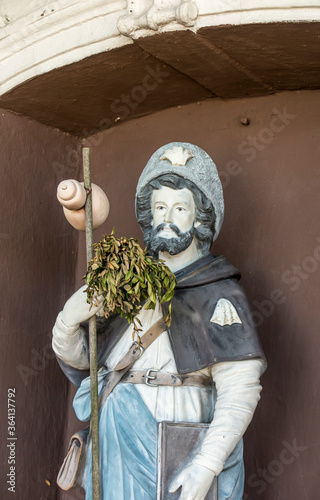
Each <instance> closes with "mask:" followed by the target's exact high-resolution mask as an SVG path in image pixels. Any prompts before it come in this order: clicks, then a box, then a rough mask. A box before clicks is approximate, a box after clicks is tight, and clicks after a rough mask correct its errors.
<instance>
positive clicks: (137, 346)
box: [131, 340, 144, 359]
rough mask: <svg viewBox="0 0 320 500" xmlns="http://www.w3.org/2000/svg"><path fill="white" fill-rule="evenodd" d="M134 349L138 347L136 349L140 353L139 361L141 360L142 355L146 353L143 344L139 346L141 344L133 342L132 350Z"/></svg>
mask: <svg viewBox="0 0 320 500" xmlns="http://www.w3.org/2000/svg"><path fill="white" fill-rule="evenodd" d="M133 347H136V348H137V350H138V351H139V356H138V359H139V358H140V356H142V354H143V352H144V347H142V344H141V343H140V345H139V342H138V341H137V340H134V341H133V342H132V346H131V348H133Z"/></svg>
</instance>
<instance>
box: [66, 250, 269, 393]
mask: <svg viewBox="0 0 320 500" xmlns="http://www.w3.org/2000/svg"><path fill="white" fill-rule="evenodd" d="M240 277H241V275H240V273H239V271H238V270H237V269H236V268H235V267H234V266H232V265H231V264H230V263H229V262H227V260H226V259H225V258H224V257H223V256H219V257H213V256H212V255H211V254H210V255H207V256H206V257H203V258H201V259H199V260H197V261H196V262H194V263H193V264H191V265H189V266H187V267H186V268H184V269H183V270H181V271H178V272H177V273H176V278H177V286H176V289H175V293H174V297H173V300H172V321H171V326H170V328H167V330H168V334H169V339H170V342H171V347H172V351H173V355H174V358H175V362H176V365H177V370H178V372H179V373H181V374H184V373H189V372H193V371H197V370H200V369H202V368H205V367H207V366H209V365H213V364H215V363H220V362H221V361H240V360H245V359H254V358H260V359H262V360H265V357H264V353H263V350H262V348H261V345H260V342H259V339H258V335H257V332H256V329H255V327H254V324H253V320H252V316H251V312H250V307H249V305H248V302H247V299H246V296H245V294H244V291H243V289H242V288H241V286H240V285H239V279H240ZM220 299H225V300H227V301H229V302H230V303H231V304H232V306H233V307H234V308H235V310H236V312H237V315H238V322H231V324H224V325H221V324H218V323H216V322H214V321H212V317H213V315H214V311H215V308H216V306H217V304H218V302H219V300H220ZM167 307H168V305H167V304H164V306H163V309H164V311H163V312H164V314H165V313H166V310H167ZM82 326H83V327H85V328H86V329H87V325H86V324H82ZM127 328H128V323H127V320H126V319H124V318H121V317H120V316H112V317H110V318H108V320H106V319H104V318H97V332H98V365H99V367H101V366H103V364H104V363H105V361H106V359H107V357H108V355H109V353H110V352H111V350H112V349H113V347H114V345H115V344H116V343H117V341H118V340H119V338H120V337H121V336H122V334H123V333H124V331H125V330H126V329H127ZM124 354H125V353H124ZM59 363H60V366H61V368H62V369H63V371H64V372H65V374H66V375H67V377H68V378H69V379H70V380H71V382H73V383H74V384H75V385H77V386H78V385H80V383H81V381H82V380H83V379H84V378H85V377H87V376H88V374H89V372H88V371H87V370H77V369H75V368H73V367H71V366H69V365H67V364H66V363H64V362H63V361H61V360H59Z"/></svg>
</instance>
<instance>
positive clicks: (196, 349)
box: [53, 143, 265, 500]
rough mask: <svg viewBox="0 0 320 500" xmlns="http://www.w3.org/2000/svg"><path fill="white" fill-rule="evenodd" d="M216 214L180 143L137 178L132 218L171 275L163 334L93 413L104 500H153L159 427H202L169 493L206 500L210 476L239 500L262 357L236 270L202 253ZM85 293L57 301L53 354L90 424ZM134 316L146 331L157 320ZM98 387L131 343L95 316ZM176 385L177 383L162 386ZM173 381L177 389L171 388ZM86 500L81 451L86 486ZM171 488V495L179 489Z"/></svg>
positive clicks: (116, 326) (157, 313) (202, 168)
mask: <svg viewBox="0 0 320 500" xmlns="http://www.w3.org/2000/svg"><path fill="white" fill-rule="evenodd" d="M223 214H224V203H223V194H222V188H221V183H220V180H219V177H218V173H217V170H216V167H215V165H214V163H213V161H212V159H211V158H210V157H209V156H208V154H207V153H206V152H205V151H203V150H202V149H201V148H199V147H197V146H194V145H192V144H189V143H171V144H168V145H165V146H163V147H161V148H160V149H158V150H157V151H156V152H155V153H154V154H153V155H152V157H151V158H150V160H149V162H148V163H147V165H146V167H145V169H144V170H143V172H142V174H141V176H140V179H139V182H138V186H137V192H136V215H137V219H138V222H139V224H140V226H141V228H142V231H143V235H144V240H145V244H146V246H147V248H148V249H149V252H150V253H151V254H153V255H154V256H156V257H160V258H161V259H163V260H164V261H165V263H166V264H167V265H168V267H169V268H170V269H171V271H172V272H174V273H175V275H176V278H177V286H176V290H175V294H174V298H173V302H172V306H173V311H172V323H171V326H170V328H167V329H166V330H165V331H163V332H162V333H161V334H160V336H159V337H158V338H157V339H156V340H155V341H154V342H153V343H152V344H151V345H150V346H149V347H148V348H147V349H146V351H145V352H143V353H142V355H141V357H140V358H139V359H138V360H137V361H136V362H135V364H134V366H133V368H132V370H130V372H129V374H130V375H127V376H126V377H125V380H124V381H121V382H120V383H118V384H117V386H116V387H115V388H114V390H113V391H112V392H111V394H110V395H109V397H108V398H107V400H106V402H105V404H104V405H103V407H102V408H101V410H100V468H101V475H102V479H101V498H102V499H103V500H115V499H117V500H155V499H156V465H157V423H158V422H161V421H176V422H207V423H210V426H209V428H208V430H207V432H206V435H205V438H204V440H203V441H202V443H201V447H200V448H199V449H198V450H197V452H196V454H195V456H194V457H193V459H192V461H191V462H190V463H188V464H187V465H186V466H185V468H184V469H183V470H182V471H181V472H180V474H179V475H178V476H177V477H176V478H175V480H174V481H173V483H172V484H171V489H170V491H172V492H173V491H176V490H179V488H181V492H180V497H179V498H180V500H204V499H205V498H206V495H207V492H208V490H209V488H210V486H211V484H212V482H213V479H214V477H215V476H218V498H219V500H227V499H228V500H241V499H242V495H243V488H244V466H243V456H242V436H243V434H244V432H245V430H246V428H247V426H248V424H249V423H250V421H251V419H252V416H253V413H254V411H255V408H256V405H257V403H258V401H259V397H260V396H259V395H260V390H261V386H260V383H259V378H260V376H261V374H262V373H263V371H264V369H265V358H264V354H263V351H262V349H261V346H260V343H259V340H258V338H257V334H256V332H255V329H254V326H253V322H252V319H251V315H250V310H249V306H248V303H247V301H246V298H245V295H244V292H243V290H242V288H241V287H240V285H239V283H238V280H239V279H240V273H239V271H238V270H237V269H236V268H235V267H233V266H232V265H231V264H229V263H228V262H227V261H226V259H225V258H224V257H222V256H219V257H213V256H212V255H211V253H210V247H211V243H212V241H213V240H215V239H216V238H217V236H218V234H219V231H220V228H221V225H222V221H223ZM84 288H85V287H82V288H81V289H80V290H78V291H77V292H76V293H75V294H74V295H73V296H72V297H71V298H70V299H69V300H68V301H67V303H66V304H65V306H64V309H63V311H62V312H60V314H59V315H58V318H57V321H56V324H55V326H54V329H53V349H54V351H55V353H56V354H57V356H58V358H59V362H60V364H61V366H62V369H63V370H64V371H65V373H66V374H67V376H68V377H69V378H70V380H71V381H72V382H73V383H75V384H76V385H78V386H79V385H80V383H81V385H80V387H79V389H78V391H77V394H76V396H75V399H74V409H75V411H76V414H77V416H78V418H79V419H80V420H86V421H88V420H89V419H90V387H89V379H88V378H87V377H88V367H89V362H88V344H87V331H86V326H85V321H86V320H87V319H88V318H89V317H90V316H91V315H93V314H95V313H97V312H98V311H99V307H100V306H99V305H97V306H95V307H94V308H92V309H91V310H89V305H88V304H87V303H86V295H85V294H84V293H83V290H84ZM161 315H162V311H161V307H160V305H159V306H158V307H157V308H156V309H155V310H144V309H142V310H141V312H140V314H139V317H140V320H141V323H142V325H143V332H141V335H142V334H143V333H144V332H145V331H147V330H148V329H149V327H150V326H151V325H153V324H154V323H155V322H156V321H157V320H158V319H159V318H161ZM97 321H98V335H99V337H98V362H99V367H100V370H99V388H100V392H101V390H102V387H103V384H104V381H105V380H106V378H107V377H108V374H109V373H110V372H112V370H113V368H114V367H115V366H116V364H117V363H118V362H119V360H120V359H121V358H122V357H123V355H124V354H125V353H126V352H127V350H128V349H129V347H130V345H131V344H132V336H131V335H132V326H130V327H128V323H127V322H126V320H124V319H123V318H120V317H113V318H110V319H108V320H105V319H104V318H103V319H102V318H98V320H97ZM171 380H174V382H171ZM177 381H178V382H177ZM83 486H84V488H85V489H86V499H87V500H90V499H91V495H92V493H91V465H90V448H89V451H88V458H87V466H86V474H85V478H84V482H83ZM179 491H180V490H179Z"/></svg>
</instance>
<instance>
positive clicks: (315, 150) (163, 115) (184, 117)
mask: <svg viewBox="0 0 320 500" xmlns="http://www.w3.org/2000/svg"><path fill="white" fill-rule="evenodd" d="M319 110H320V93H319V92H317V91H315V92H294V93H282V94H278V95H273V96H269V97H261V98H248V99H241V100H230V101H225V102H222V101H219V102H218V101H204V102H201V103H195V104H192V105H188V106H185V107H181V108H175V109H171V110H167V111H163V112H160V113H158V114H154V115H152V116H149V117H145V118H141V119H139V120H136V121H133V122H131V123H128V124H123V125H121V126H119V128H114V129H112V130H108V131H106V132H103V133H101V134H100V135H96V136H93V137H91V138H89V140H88V141H87V143H88V144H90V145H91V146H92V172H93V181H94V182H96V183H97V184H99V185H101V187H103V188H104V189H105V191H106V192H107V194H108V196H109V199H110V203H111V211H110V215H109V219H108V221H107V222H106V223H105V224H104V225H103V227H102V228H101V229H100V230H98V231H97V232H96V240H97V239H99V238H100V235H101V233H102V232H106V231H110V230H111V229H112V227H113V226H116V233H117V234H118V235H126V236H137V237H139V238H140V239H141V233H140V230H139V228H138V226H137V223H136V221H135V215H134V211H133V206H134V192H135V186H136V183H137V179H138V176H139V174H140V172H141V171H142V168H143V167H144V165H145V163H146V161H147V160H148V158H149V157H150V155H151V154H152V153H153V152H154V151H155V150H156V148H158V147H159V146H161V145H163V144H165V143H167V142H170V141H173V140H178V141H180V140H181V141H189V142H193V143H195V144H198V145H199V146H201V147H203V148H204V149H205V150H206V151H207V152H208V153H209V154H210V155H212V157H213V159H214V160H215V161H216V163H217V166H218V168H219V170H220V173H221V177H222V180H223V184H224V188H225V189H224V192H225V203H226V216H225V222H224V226H223V229H222V232H221V235H220V237H219V238H218V241H217V242H216V244H215V245H214V248H213V251H214V253H215V254H220V253H222V254H224V255H225V256H226V257H227V258H228V259H229V260H230V261H231V262H232V263H233V264H235V265H236V266H238V267H239V268H240V269H241V271H242V273H243V280H242V283H243V286H244V287H245V289H246V291H247V293H248V295H249V298H250V300H251V303H252V306H253V310H254V311H255V319H256V322H257V325H258V326H259V332H260V335H261V339H262V342H263V345H264V348H265V351H266V355H267V357H268V360H269V368H268V371H267V373H266V374H265V375H264V377H263V386H264V390H263V394H262V400H261V403H260V405H259V407H258V410H257V412H256V415H255V417H254V421H253V423H252V424H251V426H250V428H249V430H248V432H247V434H246V440H245V441H246V452H245V453H246V469H247V472H246V495H247V496H246V497H245V498H246V499H247V500H249V499H251V500H255V499H262V500H288V499H290V500H300V499H301V498H305V499H310V500H311V499H312V500H313V499H315V498H318V496H319V494H318V490H319V479H318V458H319V447H318V443H319V440H320V431H319V430H318V429H319V425H318V422H319V418H320V403H319V401H320V399H319V390H320V389H319V388H320V384H319V382H320V372H319V365H318V357H319V353H320V340H319V335H318V308H319V268H320V225H319V208H320V197H319V188H320V146H319V139H320V128H319ZM279 113H280V115H281V118H279V117H278V118H276V116H277V115H278V116H279ZM241 117H247V118H248V119H249V120H250V125H243V124H242V123H241V122H240V119H241ZM248 141H251V142H253V143H254V144H255V146H250V145H248V144H247V143H248ZM249 148H250V149H249ZM81 248H83V245H82V244H81V245H80V259H79V266H78V278H77V282H78V284H79V285H80V284H81V280H80V277H81V276H83V274H84V272H85V264H84V256H83V254H82V255H81ZM71 414H72V410H70V415H71ZM69 424H70V428H72V426H74V428H77V426H79V424H76V423H75V421H74V420H73V417H72V418H71V421H70V422H69ZM290 446H291V451H290ZM294 446H297V447H298V449H296V450H295V451H294V450H293V451H292V447H294ZM261 475H264V476H265V477H264V478H263V477H261ZM63 498H70V495H69V496H68V497H66V496H65V497H63ZM74 498H81V496H80V495H79V494H78V493H77V494H76V496H74Z"/></svg>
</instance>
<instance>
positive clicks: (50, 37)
mask: <svg viewBox="0 0 320 500" xmlns="http://www.w3.org/2000/svg"><path fill="white" fill-rule="evenodd" d="M279 4H280V5H279ZM160 5H161V7H160ZM316 20H320V6H319V2H318V1H317V0H313V1H312V0H309V1H308V2H306V1H305V0H282V1H281V2H279V1H276V0H246V1H245V2H244V1H243V0H215V1H213V0H164V1H163V0H161V1H160V0H128V2H127V1H126V0H54V1H48V0H47V1H45V0H31V1H30V2H28V3H27V4H26V3H25V2H24V0H4V1H3V2H1V6H0V54H1V56H0V66H1V71H0V75H1V76H0V95H3V94H4V93H6V92H8V91H10V90H11V89H13V88H14V87H16V86H17V85H19V84H21V83H23V82H24V81H26V80H29V79H30V78H33V77H35V76H38V75H40V74H43V73H45V72H48V71H50V70H52V69H54V68H58V67H61V66H64V65H67V64H71V63H73V62H76V61H79V60H81V59H84V58H86V57H88V56H91V55H93V54H98V53H101V52H104V51H109V50H112V49H115V48H119V47H123V46H124V45H128V44H131V43H133V41H132V39H138V38H140V37H145V36H150V35H154V34H156V33H157V32H159V31H160V32H168V31H175V30H186V29H189V30H192V31H193V32H197V31H198V30H199V29H201V28H203V27H207V26H221V25H244V24H251V23H268V22H284V21H286V22H287V21H294V22H297V21H316ZM120 31H121V32H122V33H121V32H120Z"/></svg>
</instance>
